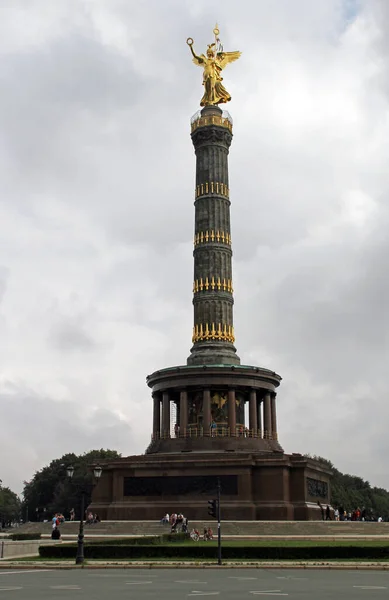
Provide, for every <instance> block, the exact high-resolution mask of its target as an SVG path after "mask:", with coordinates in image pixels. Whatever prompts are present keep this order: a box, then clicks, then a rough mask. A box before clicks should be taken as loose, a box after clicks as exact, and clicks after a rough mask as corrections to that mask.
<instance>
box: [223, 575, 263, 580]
mask: <svg viewBox="0 0 389 600" xmlns="http://www.w3.org/2000/svg"><path fill="white" fill-rule="evenodd" d="M228 579H240V580H242V581H244V580H246V579H258V577H236V576H235V577H229V578H228Z"/></svg>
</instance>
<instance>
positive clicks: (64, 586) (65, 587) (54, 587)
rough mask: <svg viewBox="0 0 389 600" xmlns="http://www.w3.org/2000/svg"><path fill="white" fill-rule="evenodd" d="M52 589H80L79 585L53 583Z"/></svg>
mask: <svg viewBox="0 0 389 600" xmlns="http://www.w3.org/2000/svg"><path fill="white" fill-rule="evenodd" d="M50 589H51V590H80V589H81V588H80V586H79V585H51V586H50Z"/></svg>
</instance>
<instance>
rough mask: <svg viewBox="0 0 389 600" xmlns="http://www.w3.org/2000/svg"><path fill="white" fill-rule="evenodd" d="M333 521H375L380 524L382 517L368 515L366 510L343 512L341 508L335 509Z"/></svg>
mask: <svg viewBox="0 0 389 600" xmlns="http://www.w3.org/2000/svg"><path fill="white" fill-rule="evenodd" d="M334 518H335V521H377V522H378V523H382V521H383V518H382V517H378V518H377V517H375V516H374V515H372V514H371V513H369V511H368V510H366V508H362V509H360V508H359V507H358V508H355V509H354V510H353V511H347V510H344V509H343V507H340V508H336V509H335V511H334Z"/></svg>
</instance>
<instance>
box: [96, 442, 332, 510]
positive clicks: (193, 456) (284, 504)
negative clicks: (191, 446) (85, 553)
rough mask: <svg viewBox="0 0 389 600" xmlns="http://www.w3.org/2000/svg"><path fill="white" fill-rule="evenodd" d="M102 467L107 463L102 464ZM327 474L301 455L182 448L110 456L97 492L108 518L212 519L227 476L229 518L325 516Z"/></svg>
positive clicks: (225, 491)
mask: <svg viewBox="0 0 389 600" xmlns="http://www.w3.org/2000/svg"><path fill="white" fill-rule="evenodd" d="M103 466H104V465H103ZM328 476H329V473H328V471H326V470H325V469H324V468H323V467H322V466H321V465H319V464H318V463H317V462H316V461H313V460H310V459H307V458H304V457H303V456H301V455H294V454H292V455H287V454H284V453H279V454H274V453H270V454H258V453H251V452H245V451H242V452H236V453H234V452H233V453H228V454H227V455H226V454H225V453H217V454H215V453H214V452H210V453H207V452H202V453H201V454H198V453H196V452H190V451H189V452H187V451H182V452H177V453H176V454H172V453H171V454H148V455H145V456H130V457H127V458H123V459H121V460H118V461H115V462H109V464H107V465H106V466H105V467H104V469H103V473H102V476H101V479H100V481H99V483H98V485H97V487H96V488H95V490H94V492H93V498H92V505H91V507H90V508H91V510H92V512H97V513H98V514H99V515H100V516H101V518H102V519H103V520H126V519H128V520H155V521H158V520H160V519H161V518H162V516H163V515H164V514H166V513H167V512H168V513H169V514H171V513H172V512H177V513H178V512H182V513H183V514H184V515H185V516H187V517H188V519H189V521H190V520H191V519H195V520H208V519H209V517H208V500H210V499H212V498H213V497H214V496H215V493H216V480H217V477H220V479H221V488H222V495H221V502H222V514H223V519H226V520H233V521H234V520H248V521H250V520H272V519H274V520H292V519H296V520H309V519H319V518H320V509H319V506H318V504H317V503H318V501H319V502H321V503H322V504H324V505H326V504H328V503H329V502H330V498H329V486H328Z"/></svg>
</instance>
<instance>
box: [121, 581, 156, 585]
mask: <svg viewBox="0 0 389 600" xmlns="http://www.w3.org/2000/svg"><path fill="white" fill-rule="evenodd" d="M143 583H154V581H126V585H142V584H143Z"/></svg>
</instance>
